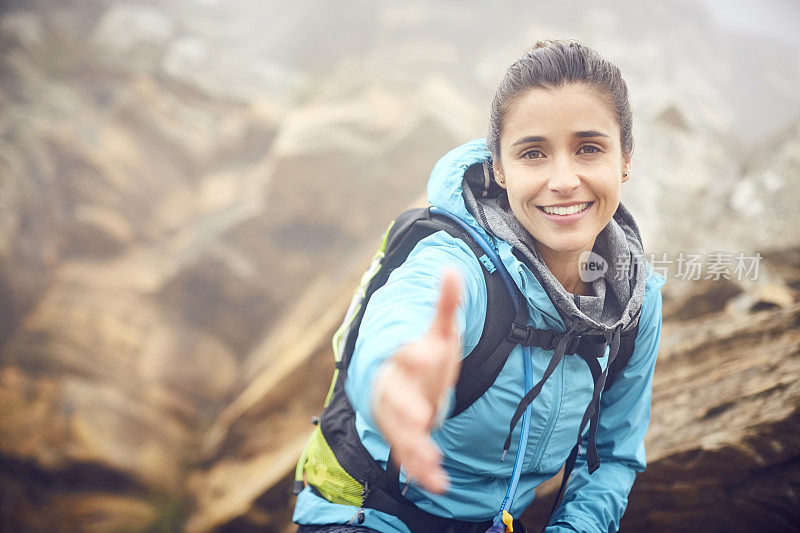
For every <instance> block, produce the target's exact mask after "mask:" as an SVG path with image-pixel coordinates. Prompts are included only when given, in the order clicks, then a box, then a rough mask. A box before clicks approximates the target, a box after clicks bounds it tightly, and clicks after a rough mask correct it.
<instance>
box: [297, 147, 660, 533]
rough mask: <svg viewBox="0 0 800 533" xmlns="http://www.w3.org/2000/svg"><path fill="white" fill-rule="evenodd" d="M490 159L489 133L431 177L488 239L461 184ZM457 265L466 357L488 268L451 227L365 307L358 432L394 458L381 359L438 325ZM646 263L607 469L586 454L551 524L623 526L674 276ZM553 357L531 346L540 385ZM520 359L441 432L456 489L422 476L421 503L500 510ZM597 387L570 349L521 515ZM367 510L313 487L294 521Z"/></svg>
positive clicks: (478, 327)
mask: <svg viewBox="0 0 800 533" xmlns="http://www.w3.org/2000/svg"><path fill="white" fill-rule="evenodd" d="M488 155H489V154H488V152H487V149H486V145H485V142H484V141H483V140H478V141H472V142H470V143H467V144H465V145H463V146H461V147H459V148H456V149H455V150H453V151H451V152H450V153H448V154H447V155H445V156H444V157H443V158H442V159H441V160H440V161H439V162H438V163H437V165H436V166H435V168H434V169H433V172H432V174H431V178H430V181H429V183H428V200H429V202H430V203H431V204H432V205H435V206H437V207H439V208H441V209H443V210H446V211H449V212H450V213H453V214H455V215H457V216H458V217H460V218H461V219H462V220H464V221H466V222H467V223H468V224H470V225H471V226H472V227H473V228H474V229H475V230H476V231H478V232H479V233H481V234H482V235H487V234H486V231H485V230H484V229H483V228H482V227H481V226H480V225H479V224H478V222H477V221H476V220H475V219H474V218H473V217H472V215H471V214H470V213H469V212H468V210H467V208H466V206H465V205H464V201H463V199H462V196H461V187H462V177H463V174H464V170H465V169H466V168H467V167H468V166H469V165H471V164H473V163H475V162H479V161H482V160H483V159H485V158H486V157H487V156H488ZM487 238H488V235H487ZM490 240H493V241H494V242H495V244H496V246H497V249H498V251H499V255H500V258H501V259H502V261H503V263H504V264H505V266H506V268H507V269H508V272H509V273H510V274H511V277H512V278H513V279H514V281H515V283H516V284H517V286H518V287H519V288H520V290H521V292H522V294H523V295H524V296H525V298H526V300H527V305H528V312H529V316H530V319H529V324H530V325H532V326H534V327H536V328H541V329H554V330H557V331H562V332H563V331H565V327H564V324H563V322H562V321H561V318H560V317H559V314H558V312H557V311H556V309H555V307H554V306H553V303H552V302H551V301H550V299H549V298H548V296H547V294H546V293H545V291H544V289H543V288H542V287H541V285H540V284H539V282H538V281H537V279H536V277H535V276H534V275H533V273H532V272H531V271H530V270H529V269H528V267H526V266H525V265H524V264H523V263H522V262H520V261H519V260H518V259H517V258H516V257H515V256H514V255H513V254H512V253H511V250H512V248H511V245H509V244H508V243H506V242H505V241H502V240H498V239H496V238H491V239H490ZM448 266H455V267H456V268H457V269H458V270H459V271H460V273H461V277H462V280H463V287H462V302H461V305H460V306H459V308H458V312H457V325H458V328H459V332H460V333H461V339H462V340H463V345H464V350H463V353H464V355H466V354H468V353H469V352H470V351H471V350H472V348H473V347H474V346H475V345H476V344H477V342H478V339H479V338H480V335H481V332H482V329H483V321H484V316H485V314H486V287H485V283H484V278H483V274H482V273H481V268H482V267H481V264H480V263H479V262H478V261H477V259H476V258H475V256H474V255H473V253H472V252H471V251H470V250H469V248H468V247H467V246H466V244H464V243H463V242H461V241H460V240H458V239H455V238H453V237H451V236H450V235H449V234H447V233H445V232H438V233H435V234H433V235H431V236H430V237H427V238H425V239H424V240H422V241H420V243H419V244H418V245H417V246H416V247H415V248H414V250H413V251H412V252H411V254H410V256H409V258H408V260H407V261H406V262H405V263H404V264H403V265H401V266H400V267H398V268H397V269H396V270H395V271H394V272H393V273H392V274H391V276H390V277H389V280H388V282H387V283H386V284H385V285H384V286H383V287H382V288H380V289H379V290H377V291H376V292H375V294H374V295H373V296H372V298H371V300H370V302H369V304H368V306H367V308H366V311H365V315H364V319H363V321H362V324H361V329H360V333H359V337H358V341H357V343H356V346H355V352H354V355H353V359H352V362H351V365H350V368H349V371H348V376H347V381H346V386H345V389H346V391H347V394H348V397H349V399H350V401H351V403H352V405H353V407H354V409H355V410H356V428H357V430H358V433H359V436H360V437H361V440H362V442H363V444H364V446H365V447H366V448H367V450H369V452H370V453H371V454H372V456H373V457H375V458H376V459H377V460H378V461H379V462H381V464H382V465H384V466H385V462H386V460H387V458H388V453H389V449H388V445H387V443H386V441H385V440H384V439H383V438H382V436H381V434H380V433H379V431H378V430H377V428H376V425H375V422H374V420H373V418H372V414H371V405H372V402H371V400H372V397H371V395H372V383H373V380H374V378H375V374H376V371H377V369H378V367H379V366H380V365H381V363H383V362H384V361H385V360H386V359H387V358H389V357H391V356H392V354H394V353H395V352H396V351H397V349H398V347H400V346H401V345H402V344H405V343H408V342H410V341H413V340H415V339H417V338H419V337H421V336H422V335H423V334H424V333H425V332H426V331H427V329H428V328H429V326H430V323H431V320H432V317H433V315H434V311H435V308H436V303H437V301H438V298H439V286H440V280H441V275H442V273H443V271H444V270H445V269H446V268H447V267H448ZM647 270H648V277H647V282H646V286H645V295H644V301H643V303H642V313H641V318H640V323H639V332H638V336H637V338H636V344H635V350H634V354H633V356H632V357H631V359H630V361H629V363H628V366H627V367H626V369H625V371H624V372H623V373H622V374H621V375H620V376H619V377H618V378H617V381H616V382H615V383H614V386H613V387H612V388H611V389H609V390H608V391H607V392H606V393H604V394H603V396H602V399H601V402H602V403H601V417H600V425H599V428H598V432H597V449H598V453H599V455H600V459H601V461H602V463H601V466H600V468H599V469H598V470H597V471H596V472H594V474H592V475H589V473H588V469H587V467H586V463H585V457H584V456H583V454H581V455H579V458H578V462H577V464H576V467H575V470H574V472H573V474H572V478H571V480H570V482H569V484H568V487H567V490H566V493H565V496H564V499H563V502H562V504H561V506H560V508H559V509H558V510H557V511H556V514H555V515H554V517H553V520H552V521H551V523H552V524H553V525H551V526H550V527H549V528H548V529H547V531H548V532H551V533H556V532H562V531H603V532H605V531H609V530H611V531H614V530H617V529H618V528H619V520H620V517H621V516H622V514H623V512H624V511H625V507H626V505H627V501H628V493H629V491H630V489H631V487H632V485H633V481H634V478H635V476H636V472H640V471H642V470H644V468H645V450H644V442H643V441H644V435H645V432H646V431H647V427H648V424H649V419H650V399H651V384H652V379H653V370H654V368H655V364H656V355H657V352H658V343H659V338H660V333H661V292H660V287H661V286H662V285H663V284H664V282H665V279H664V278H663V277H662V276H660V275H658V274H656V273H654V272H653V271H652V268H651V267H650V265H649V264H648V265H647ZM551 355H552V351H544V350H543V349H541V348H532V349H531V357H532V359H533V369H534V382H535V381H538V379H539V378H540V377H541V375H542V374H543V372H544V370H545V368H546V366H547V363H548V362H549V360H550V356H551ZM522 357H523V352H522V349H521V348H520V347H519V346H517V347H516V348H515V349H514V350H513V351H512V352H511V354H510V356H509V359H508V361H507V363H506V365H505V366H504V368H503V370H502V372H501V373H500V375H499V376H498V378H497V380H496V382H495V383H494V385H493V386H492V387H491V388H490V389H489V390H488V391H487V392H486V393H485V394H484V395H483V396H482V397H481V398H479V399H478V400H477V401H476V402H475V403H474V404H473V405H472V406H470V407H469V408H468V409H467V410H466V411H464V412H463V413H461V414H460V415H459V416H457V417H454V418H452V419H448V420H447V421H446V422H445V423H444V424H443V425H442V426H441V427H439V428H438V429H437V430H435V431H434V433H433V434H432V438H433V440H434V442H435V443H436V444H437V445H438V447H439V448H440V449H441V450H442V453H443V466H444V468H445V470H446V471H447V473H448V476H449V478H450V487H449V490H448V492H447V493H446V494H444V495H435V494H431V493H428V492H426V491H424V490H422V489H420V488H419V487H417V486H416V485H414V484H413V482H412V484H411V485H410V488H409V489H408V492H407V493H406V497H407V498H409V499H411V500H412V501H414V502H415V503H416V505H417V506H418V507H420V508H422V509H424V510H425V511H428V512H430V513H434V514H437V515H441V516H446V517H454V518H458V519H461V520H471V521H481V520H491V519H492V518H493V517H494V516H495V515H496V513H497V511H498V509H499V508H500V506H501V504H502V501H503V498H504V496H505V493H506V489H507V487H508V483H509V478H510V476H511V472H512V468H513V464H514V461H513V460H506V461H504V462H502V463H501V462H500V455H501V453H502V448H503V442H504V440H505V438H506V435H507V432H508V423H509V421H510V419H511V415H512V414H513V412H514V410H515V409H516V407H517V404H518V402H519V400H520V399H521V397H522V396H523V394H524V384H523V360H522ZM605 360H606V359H605V358H604V359H602V361H603V363H602V364H605ZM592 389H593V381H592V377H591V374H590V372H589V369H588V367H587V365H586V363H585V362H584V361H582V360H581V359H580V358H578V357H565V358H564V359H563V360H562V362H561V363H560V365H559V366H558V368H557V369H556V371H555V372H554V373H553V375H552V376H551V377H550V378H549V379H548V380H547V381H546V383H545V385H544V388H543V389H542V391H541V393H540V394H539V396H538V397H537V398H536V400H535V401H534V402H533V404H532V406H533V413H532V414H533V416H532V417H531V421H530V433H529V441H528V446H527V450H526V454H525V458H524V462H523V473H522V477H521V479H520V482H519V488H518V489H517V494H516V498H515V501H514V504H513V506H512V507H511V514H512V515H513V516H514V517H515V518H518V517H519V516H520V515H521V514H522V513H523V511H524V510H525V509H526V508H527V507H528V505H530V504H531V502H532V501H533V498H534V489H535V487H536V486H537V485H539V484H540V483H542V482H543V481H545V480H547V479H549V478H551V477H552V476H554V475H555V474H557V473H558V471H559V470H560V468H561V466H562V465H563V463H564V461H565V460H566V458H567V455H569V452H570V450H571V449H572V447H573V445H574V444H575V439H576V436H577V432H578V426H579V424H580V420H581V417H582V415H583V412H584V410H585V409H586V406H587V405H588V403H589V401H590V399H591V396H592ZM451 405H452V402H451ZM521 425H522V424H521V423H520V424H517V427H516V428H515V430H514V436H513V439H512V446H511V449H510V450H509V457H513V455H514V454H515V453H516V448H517V443H518V440H519V434H520V431H521ZM401 479H403V478H402V476H401ZM357 511H358V509H357V508H355V507H349V506H345V505H337V504H332V503H329V502H328V501H326V500H324V499H322V498H319V497H317V496H315V495H314V494H313V493H312V492H311V491H310V490H309V489H308V488H306V489H305V490H304V491H303V492H302V493H301V494H300V495H299V496H298V499H297V504H296V507H295V512H294V521H295V522H297V523H302V524H331V523H347V522H348V521H349V520H351V519H352V518H353V517H354V516H355V515H356V513H357ZM365 516H366V521H365V522H364V524H363V525H364V526H367V527H370V528H373V529H376V530H378V531H382V532H384V531H385V532H408V529H407V528H406V527H405V525H404V524H403V523H402V522H401V521H400V520H399V519H397V518H394V517H391V516H388V515H386V514H383V513H380V512H377V511H373V510H369V509H367V510H365Z"/></svg>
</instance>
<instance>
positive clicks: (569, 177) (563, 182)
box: [547, 157, 581, 196]
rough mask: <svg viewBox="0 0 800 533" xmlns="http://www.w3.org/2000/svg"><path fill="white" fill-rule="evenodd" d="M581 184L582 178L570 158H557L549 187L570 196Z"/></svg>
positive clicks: (548, 183) (548, 181) (553, 190)
mask: <svg viewBox="0 0 800 533" xmlns="http://www.w3.org/2000/svg"><path fill="white" fill-rule="evenodd" d="M580 184H581V178H580V176H578V173H577V172H576V171H575V169H574V168H573V166H572V164H571V162H570V161H569V158H564V157H561V158H556V161H555V164H554V165H553V166H552V174H550V178H549V179H548V180H547V188H548V189H550V190H551V191H552V192H555V193H558V194H560V195H562V196H569V195H570V194H571V193H572V192H573V191H574V190H575V189H577V188H578V187H579V186H580Z"/></svg>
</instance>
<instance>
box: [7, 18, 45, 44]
mask: <svg viewBox="0 0 800 533" xmlns="http://www.w3.org/2000/svg"><path fill="white" fill-rule="evenodd" d="M0 36H2V38H3V39H9V40H12V41H14V42H15V43H16V44H17V45H18V46H19V47H20V48H22V49H23V50H25V51H26V52H28V53H32V52H35V51H36V50H37V49H38V48H40V47H41V46H42V43H43V42H44V28H43V26H42V20H41V18H40V17H39V16H37V15H36V13H33V12H30V11H22V10H18V11H12V12H10V13H5V14H3V15H2V18H0Z"/></svg>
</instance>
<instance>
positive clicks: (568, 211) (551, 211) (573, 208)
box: [536, 202, 594, 216]
mask: <svg viewBox="0 0 800 533" xmlns="http://www.w3.org/2000/svg"><path fill="white" fill-rule="evenodd" d="M593 203H594V202H583V203H581V204H573V205H568V206H564V207H561V206H559V207H551V206H543V205H537V206H536V207H537V208H538V209H540V210H541V211H544V212H545V213H547V214H548V215H561V216H566V215H575V214H577V213H580V212H582V211H586V210H587V209H589V208H590V207H591V206H592V204H593Z"/></svg>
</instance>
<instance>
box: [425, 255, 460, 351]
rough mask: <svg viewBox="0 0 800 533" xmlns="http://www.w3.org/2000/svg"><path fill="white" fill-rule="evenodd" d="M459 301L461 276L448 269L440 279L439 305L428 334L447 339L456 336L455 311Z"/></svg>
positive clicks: (452, 269) (454, 270) (455, 271)
mask: <svg viewBox="0 0 800 533" xmlns="http://www.w3.org/2000/svg"><path fill="white" fill-rule="evenodd" d="M460 300H461V276H460V275H459V273H458V271H457V270H456V269H454V268H449V269H448V270H447V271H446V272H445V274H444V278H443V279H442V287H441V293H440V296H439V304H438V306H437V308H436V315H435V316H434V318H433V323H432V324H431V329H430V332H431V333H432V334H434V335H437V336H440V337H443V338H446V339H449V338H452V337H455V336H456V326H455V321H456V309H457V308H458V304H459V301H460Z"/></svg>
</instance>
